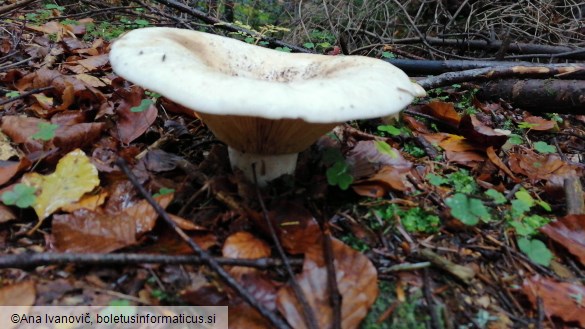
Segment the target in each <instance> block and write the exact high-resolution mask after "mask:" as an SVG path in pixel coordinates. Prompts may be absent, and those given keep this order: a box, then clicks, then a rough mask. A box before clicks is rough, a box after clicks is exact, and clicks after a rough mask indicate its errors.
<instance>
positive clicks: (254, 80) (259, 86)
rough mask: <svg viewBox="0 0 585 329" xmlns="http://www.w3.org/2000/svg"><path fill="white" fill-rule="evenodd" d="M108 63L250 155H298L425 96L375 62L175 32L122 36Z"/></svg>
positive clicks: (136, 32) (389, 67)
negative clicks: (338, 130) (331, 134)
mask: <svg viewBox="0 0 585 329" xmlns="http://www.w3.org/2000/svg"><path fill="white" fill-rule="evenodd" d="M110 62H111V65H112V68H113V69H114V71H115V72H116V73H117V74H118V75H120V76H122V77H123V78H125V79H127V80H129V81H132V82H134V83H136V84H138V85H140V86H142V87H145V88H147V89H150V90H152V91H155V92H157V93H160V94H162V95H163V96H165V97H166V98H168V99H170V100H172V101H175V102H177V103H179V104H181V105H183V106H185V107H187V108H190V109H192V110H194V111H196V112H197V113H198V114H199V115H200V117H201V118H202V120H203V121H204V122H205V123H206V124H207V125H208V127H209V128H210V129H211V130H212V132H213V133H214V134H215V135H216V137H217V138H218V139H219V140H222V141H223V142H225V143H226V144H228V146H230V147H231V148H233V149H235V150H238V151H240V152H245V153H253V154H290V153H298V152H300V151H302V150H304V149H306V148H307V147H308V146H310V145H311V144H312V143H314V141H315V140H316V139H317V138H319V137H320V136H321V135H323V134H324V133H326V132H328V131H330V130H331V129H332V128H333V127H335V126H336V125H337V124H339V123H341V122H344V121H348V120H354V119H368V118H374V117H382V116H387V115H391V114H394V113H397V112H399V111H400V110H401V109H402V108H404V107H405V106H406V105H408V104H409V103H410V102H412V100H413V99H414V97H415V96H424V95H425V93H424V90H423V88H422V87H420V86H419V85H417V84H415V83H412V82H411V81H410V79H409V78H408V76H407V75H406V74H405V73H404V72H402V71H401V70H400V69H398V68H396V67H395V66H393V65H391V64H389V63H386V62H384V61H381V60H377V59H372V58H368V57H362V56H324V55H314V54H290V53H284V52H280V51H276V50H271V49H267V48H262V47H259V46H254V45H250V44H247V43H245V42H241V41H238V40H234V39H230V38H226V37H222V36H217V35H213V34H208V33H203V32H197V31H192V30H183V29H176V28H164V27H152V28H143V29H137V30H133V31H130V32H128V33H126V34H124V35H123V36H122V37H121V38H120V39H119V40H117V41H116V42H114V44H113V45H112V48H111V51H110Z"/></svg>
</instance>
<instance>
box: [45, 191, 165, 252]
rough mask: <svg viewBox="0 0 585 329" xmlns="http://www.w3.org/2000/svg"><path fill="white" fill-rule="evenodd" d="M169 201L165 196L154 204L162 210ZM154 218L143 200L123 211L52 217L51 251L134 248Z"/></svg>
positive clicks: (148, 229) (147, 230) (82, 211)
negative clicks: (53, 241) (132, 246)
mask: <svg viewBox="0 0 585 329" xmlns="http://www.w3.org/2000/svg"><path fill="white" fill-rule="evenodd" d="M172 198H173V195H172V194H165V195H161V196H159V197H156V198H155V200H156V201H157V202H158V203H159V204H160V205H161V207H163V208H165V207H166V206H167V205H168V204H169V203H170V202H171V200H172ZM157 218H158V214H157V213H156V211H155V210H154V208H152V207H151V206H150V204H148V202H147V201H146V200H141V201H140V202H138V203H136V204H134V205H132V206H131V207H128V208H125V209H123V210H111V209H109V208H105V210H98V211H91V210H87V209H80V210H77V211H75V212H73V213H72V214H64V215H54V216H53V221H52V232H53V238H54V240H55V248H56V249H57V250H59V251H61V252H86V253H88V252H102V253H107V252H111V251H114V250H117V249H120V248H124V247H127V246H131V245H134V244H136V243H137V241H138V240H137V239H138V238H139V237H140V236H141V235H143V234H144V233H146V232H149V231H150V230H152V228H153V227H154V225H155V224H156V219H157Z"/></svg>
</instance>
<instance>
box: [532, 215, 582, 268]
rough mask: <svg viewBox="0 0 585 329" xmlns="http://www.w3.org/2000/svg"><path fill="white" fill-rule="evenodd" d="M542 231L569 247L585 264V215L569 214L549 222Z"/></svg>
mask: <svg viewBox="0 0 585 329" xmlns="http://www.w3.org/2000/svg"><path fill="white" fill-rule="evenodd" d="M540 231H541V232H542V233H544V234H546V235H547V236H548V237H549V238H551V239H553V240H554V241H555V242H556V243H558V244H560V245H561V246H563V247H565V248H567V250H569V252H570V253H571V254H573V255H575V256H576V257H577V258H579V261H581V264H583V265H585V215H568V216H565V217H562V218H559V219H558V220H557V221H555V222H552V223H548V224H547V225H545V226H543V227H541V228H540Z"/></svg>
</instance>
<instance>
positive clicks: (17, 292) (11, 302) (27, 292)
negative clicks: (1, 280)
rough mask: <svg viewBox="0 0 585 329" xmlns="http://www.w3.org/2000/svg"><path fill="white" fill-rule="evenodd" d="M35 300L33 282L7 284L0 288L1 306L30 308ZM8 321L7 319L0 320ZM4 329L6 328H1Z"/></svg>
mask: <svg viewBox="0 0 585 329" xmlns="http://www.w3.org/2000/svg"><path fill="white" fill-rule="evenodd" d="M35 299H36V288H35V283H34V281H23V282H18V283H13V284H8V285H4V286H2V288H0V305H1V306H32V305H34V303H35ZM1 320H8V319H1ZM2 328H6V327H4V326H3V327H2Z"/></svg>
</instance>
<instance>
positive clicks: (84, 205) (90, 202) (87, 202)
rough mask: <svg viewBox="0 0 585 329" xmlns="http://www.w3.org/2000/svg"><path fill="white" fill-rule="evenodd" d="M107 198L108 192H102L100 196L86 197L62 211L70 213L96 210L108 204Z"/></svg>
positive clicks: (64, 207) (62, 208)
mask: <svg viewBox="0 0 585 329" xmlns="http://www.w3.org/2000/svg"><path fill="white" fill-rule="evenodd" d="M107 197H108V192H106V191H102V192H100V193H98V194H92V195H84V196H83V197H82V198H81V200H79V201H77V202H75V203H70V204H68V205H65V206H63V207H61V210H62V211H64V212H70V213H71V212H74V211H75V210H79V209H87V210H96V209H97V208H98V207H100V206H101V205H103V204H104V202H106V198H107Z"/></svg>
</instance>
